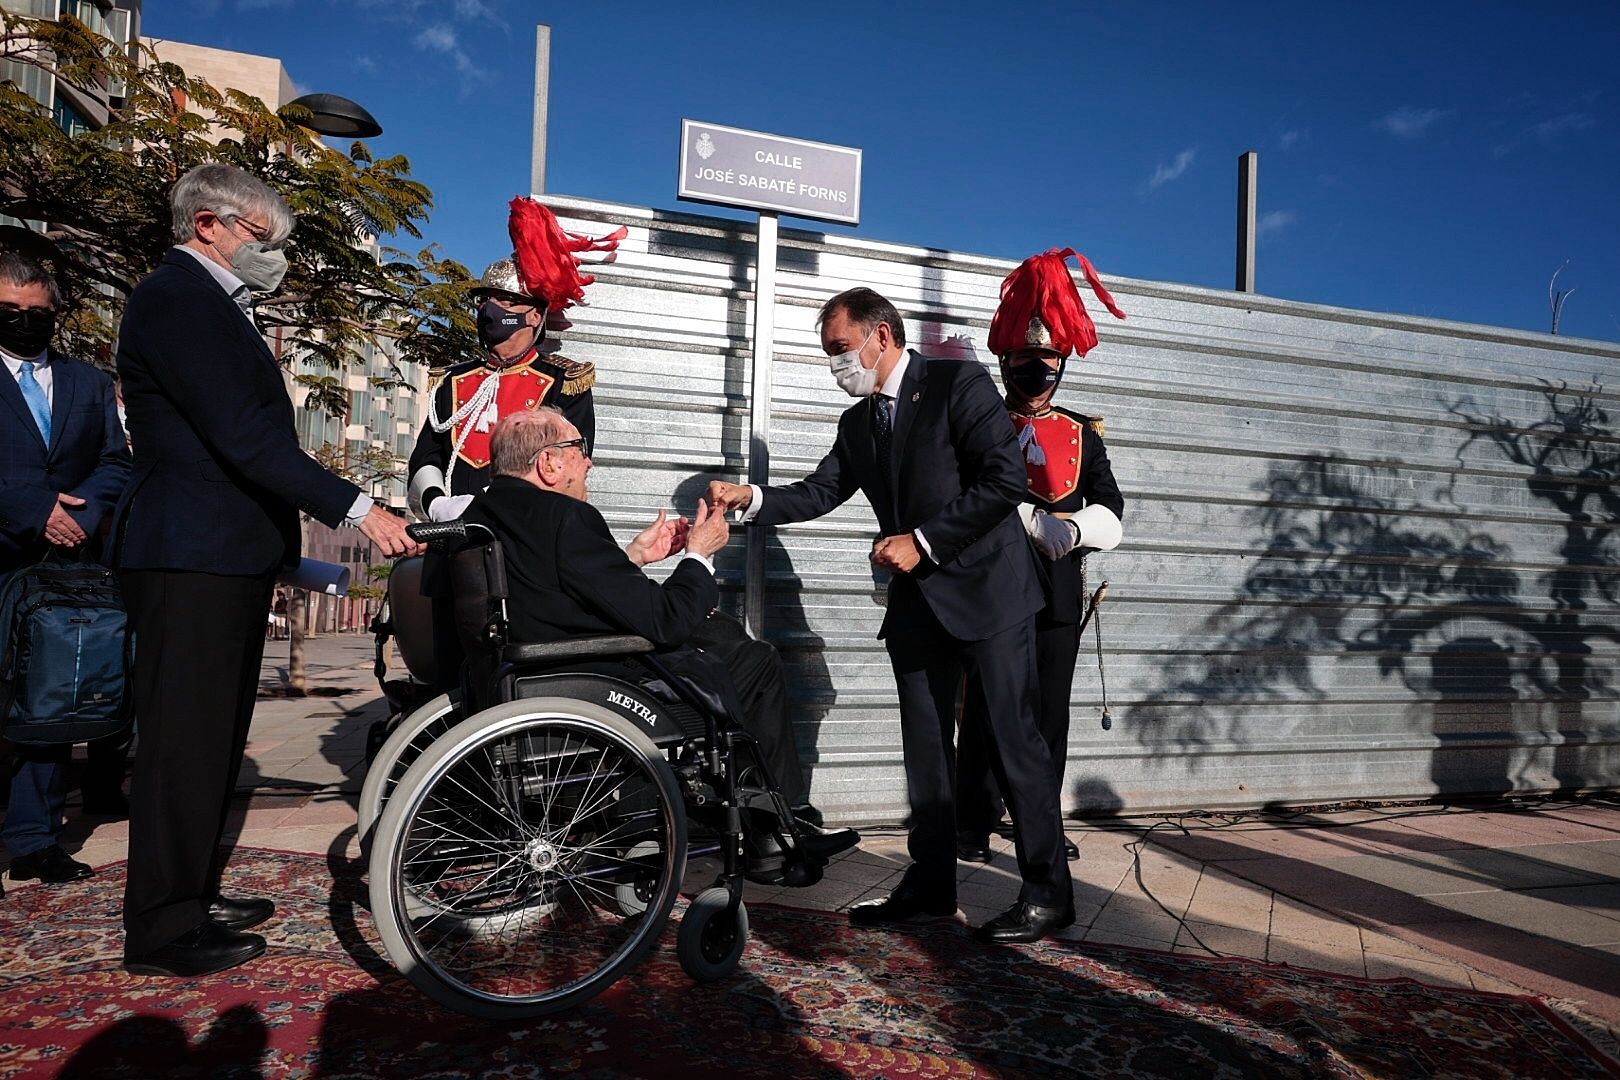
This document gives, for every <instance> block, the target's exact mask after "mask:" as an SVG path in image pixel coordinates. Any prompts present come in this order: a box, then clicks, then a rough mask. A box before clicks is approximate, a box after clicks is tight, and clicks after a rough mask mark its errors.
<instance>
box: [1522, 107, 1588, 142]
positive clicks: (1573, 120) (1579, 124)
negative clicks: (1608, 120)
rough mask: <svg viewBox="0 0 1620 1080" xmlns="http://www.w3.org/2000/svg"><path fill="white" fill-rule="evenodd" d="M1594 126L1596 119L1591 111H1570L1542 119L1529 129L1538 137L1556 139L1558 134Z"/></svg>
mask: <svg viewBox="0 0 1620 1080" xmlns="http://www.w3.org/2000/svg"><path fill="white" fill-rule="evenodd" d="M1594 127H1597V120H1596V119H1594V118H1593V116H1592V114H1591V113H1587V112H1570V113H1564V114H1562V115H1560V116H1554V117H1552V118H1551V119H1548V120H1543V121H1542V122H1541V123H1539V124H1536V125H1535V126H1534V127H1532V128H1531V129H1530V130H1531V131H1534V132H1535V133H1536V135H1537V136H1538V137H1540V138H1543V139H1556V138H1558V136H1560V135H1566V134H1569V133H1570V132H1573V131H1585V130H1587V129H1588V128H1594Z"/></svg>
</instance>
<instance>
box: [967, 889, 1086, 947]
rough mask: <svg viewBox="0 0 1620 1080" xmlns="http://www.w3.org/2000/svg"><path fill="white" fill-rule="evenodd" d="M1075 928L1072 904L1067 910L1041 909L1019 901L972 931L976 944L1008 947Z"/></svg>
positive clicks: (1056, 908)
mask: <svg viewBox="0 0 1620 1080" xmlns="http://www.w3.org/2000/svg"><path fill="white" fill-rule="evenodd" d="M1073 925H1074V904H1073V903H1070V904H1069V906H1068V907H1060V908H1058V907H1041V906H1040V905H1039V904H1031V903H1027V902H1025V901H1023V900H1020V901H1018V903H1016V904H1014V905H1013V906H1012V907H1010V908H1008V909H1007V910H1006V911H1003V912H1002V913H1001V914H1000V915H997V916H996V917H995V918H993V919H991V920H990V921H989V922H987V923H985V924H984V925H983V926H981V927H979V928H978V929H976V930H974V931H973V936H974V937H975V938H977V939H978V940H979V941H985V942H991V943H995V944H1002V945H1005V944H1010V943H1012V942H1018V941H1039V940H1041V938H1043V937H1045V936H1046V935H1047V934H1050V933H1051V932H1052V931H1054V930H1062V929H1063V928H1064V927H1065V926H1073Z"/></svg>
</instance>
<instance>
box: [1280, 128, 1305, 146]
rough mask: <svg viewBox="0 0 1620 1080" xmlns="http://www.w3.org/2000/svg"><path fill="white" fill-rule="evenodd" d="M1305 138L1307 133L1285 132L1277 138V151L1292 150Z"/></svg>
mask: <svg viewBox="0 0 1620 1080" xmlns="http://www.w3.org/2000/svg"><path fill="white" fill-rule="evenodd" d="M1304 137H1305V133H1304V132H1303V131H1285V132H1283V133H1282V134H1281V135H1279V136H1277V149H1279V150H1289V149H1292V148H1293V147H1294V146H1295V144H1297V143H1298V142H1299V141H1300V140H1301V139H1303V138H1304Z"/></svg>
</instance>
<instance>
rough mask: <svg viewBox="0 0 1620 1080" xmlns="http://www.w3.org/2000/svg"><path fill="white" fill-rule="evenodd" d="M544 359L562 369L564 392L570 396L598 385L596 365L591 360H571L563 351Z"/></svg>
mask: <svg viewBox="0 0 1620 1080" xmlns="http://www.w3.org/2000/svg"><path fill="white" fill-rule="evenodd" d="M544 360H545V362H546V363H548V364H550V365H552V366H553V367H557V368H561V369H562V392H563V393H564V394H566V395H567V396H569V397H573V396H575V395H576V394H583V393H584V392H585V391H587V390H589V389H590V388H591V387H593V386H595V385H596V365H595V364H592V363H590V362H589V361H586V360H570V359H569V358H568V357H566V356H563V355H562V354H561V353H553V354H552V355H550V356H547V357H545V358H544Z"/></svg>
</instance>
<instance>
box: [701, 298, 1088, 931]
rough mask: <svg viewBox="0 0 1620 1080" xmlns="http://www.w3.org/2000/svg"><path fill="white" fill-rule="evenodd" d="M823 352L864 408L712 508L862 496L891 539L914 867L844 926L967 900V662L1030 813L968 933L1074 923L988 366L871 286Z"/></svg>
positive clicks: (1001, 768)
mask: <svg viewBox="0 0 1620 1080" xmlns="http://www.w3.org/2000/svg"><path fill="white" fill-rule="evenodd" d="M817 321H818V323H819V325H820V327H821V347H822V351H823V352H825V353H826V354H827V356H828V357H829V358H830V361H829V366H830V368H831V372H832V375H833V378H834V379H835V380H836V381H837V383H838V385H839V386H840V387H841V388H842V389H843V390H844V391H845V392H846V393H847V394H849V395H850V396H851V397H853V398H856V399H858V400H857V401H856V403H855V404H854V405H852V406H850V408H848V409H847V410H845V412H844V414H843V415H842V416H840V417H839V419H838V437H837V440H836V441H835V442H834V444H833V447H832V450H831V451H830V452H829V453H828V454H827V456H826V457H824V458H823V459H822V460H821V464H819V465H817V466H816V469H815V471H814V472H812V473H811V474H810V475H809V476H808V477H806V478H805V479H804V480H801V481H799V482H798V483H796V484H788V485H786V486H783V487H759V486H755V485H739V484H728V483H725V482H724V481H720V480H716V481H713V482H712V483H710V485H709V494H708V498H709V501H710V503H711V504H713V505H714V506H715V507H718V508H722V509H727V510H742V511H743V520H744V521H745V522H751V523H753V524H755V525H780V524H785V523H788V522H794V521H808V520H810V519H811V518H818V517H821V516H822V515H823V514H826V513H828V512H830V511H831V510H833V509H835V508H836V507H838V506H840V505H842V504H843V503H844V502H846V501H847V500H848V499H849V498H850V496H852V495H854V494H855V492H856V491H857V490H859V491H862V492H864V493H865V495H866V497H867V500H868V501H869V502H870V503H871V504H872V508H873V512H874V513H875V514H876V515H877V520H878V527H879V529H880V530H881V534H882V535H881V538H880V539H879V540H878V541H877V542H876V543H875V544H874V545H873V547H872V555H871V559H872V563H873V564H874V565H875V566H877V567H878V568H879V569H882V570H887V571H890V572H891V573H892V574H893V577H892V579H891V580H890V583H889V595H888V610H887V612H886V613H885V615H884V618H883V627H882V630H881V631H880V632H879V636H880V637H882V638H883V642H884V645H885V646H886V647H887V648H888V652H889V660H890V663H891V664H892V665H893V667H894V677H895V683H896V686H897V689H898V691H899V698H900V736H901V743H902V748H903V750H904V754H905V768H906V791H907V797H908V798H909V800H910V802H911V818H910V831H909V836H908V838H907V846H908V848H909V852H910V855H911V860H912V861H911V866H910V867H908V868H907V869H906V872H905V874H904V876H903V877H902V879H901V882H900V884H899V885H898V886H897V887H896V888H895V890H894V891H893V892H892V893H891V894H890V895H889V896H888V897H886V898H884V899H882V900H875V901H870V902H867V903H861V904H856V905H855V906H854V907H852V908H851V909H850V912H849V917H850V922H851V923H853V924H854V925H856V926H878V925H885V924H894V923H900V922H905V921H908V920H912V919H916V918H930V917H933V918H937V917H945V916H950V915H952V914H954V913H955V911H956V846H955V839H956V812H955V774H956V768H955V764H956V762H955V755H954V751H953V746H952V743H953V735H954V734H955V727H956V702H957V696H958V693H959V691H960V689H961V686H962V678H963V676H964V675H976V676H977V677H978V685H979V686H980V687H981V688H982V692H983V693H984V695H985V697H986V699H987V701H988V710H989V715H990V718H991V722H992V724H993V725H994V741H995V747H996V751H997V753H996V755H995V757H994V765H995V767H996V769H997V779H998V781H1001V782H1002V788H1003V790H1004V791H1006V792H1007V793H1008V797H1009V799H1010V800H1011V802H1012V804H1013V811H1014V815H1015V817H1016V819H1017V820H1018V822H1019V830H1018V837H1017V847H1018V869H1019V874H1020V876H1021V877H1022V878H1023V885H1022V888H1021V889H1020V892H1019V896H1018V900H1017V902H1016V903H1014V904H1013V905H1012V906H1011V907H1010V908H1009V909H1008V910H1007V911H1005V912H1003V913H1002V914H1000V915H998V916H996V917H995V918H993V919H991V920H989V921H988V922H986V923H985V924H984V925H982V926H980V927H979V928H978V929H976V930H975V931H974V934H975V936H976V937H978V938H979V939H980V940H981V941H987V942H1015V941H1035V940H1038V939H1039V938H1042V937H1044V936H1046V935H1047V934H1048V933H1050V932H1052V931H1053V930H1058V929H1062V928H1063V927H1066V926H1069V925H1071V924H1072V923H1073V922H1074V894H1073V886H1072V884H1071V882H1070V879H1069V864H1068V863H1067V862H1066V861H1065V860H1064V858H1063V824H1062V820H1061V818H1060V816H1059V812H1058V792H1057V787H1056V784H1055V783H1054V781H1053V779H1052V763H1051V759H1050V756H1049V754H1048V751H1047V749H1046V744H1045V743H1044V742H1042V741H1041V737H1040V732H1039V730H1038V729H1037V728H1036V724H1035V612H1036V611H1038V610H1039V609H1040V606H1041V590H1040V585H1039V582H1038V580H1037V577H1036V567H1035V563H1034V558H1033V556H1032V555H1031V552H1030V546H1029V542H1028V540H1027V539H1026V538H1025V534H1024V528H1023V525H1022V523H1021V522H1020V521H1019V518H1018V513H1017V508H1018V504H1019V503H1020V502H1021V501H1022V500H1023V498H1024V492H1025V489H1026V482H1025V479H1024V464H1023V460H1022V458H1021V457H1020V455H1019V453H1018V442H1017V440H1016V438H1015V437H1014V435H1013V429H1012V425H1011V424H1009V423H1008V422H1007V412H1006V409H1005V407H1004V406H1003V405H1002V402H1001V398H1000V396H999V395H998V394H997V393H996V388H995V383H994V382H993V381H992V380H991V378H990V375H989V373H987V372H986V371H985V370H984V368H983V367H981V366H979V365H978V364H977V363H972V362H964V361H961V360H946V359H937V358H930V357H924V356H922V355H920V354H918V353H916V352H914V351H910V350H908V349H906V347H905V342H906V336H905V327H904V325H903V324H902V322H901V320H900V313H899V312H898V311H896V310H895V308H894V305H893V304H891V303H889V301H888V300H886V299H884V298H883V297H882V296H879V295H878V294H877V293H875V292H873V291H872V290H871V289H850V290H848V291H846V292H842V293H839V294H838V295H837V296H835V297H833V298H832V299H831V300H829V301H827V303H826V304H825V305H824V306H823V307H822V309H821V314H820V317H819V319H818V320H817Z"/></svg>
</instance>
